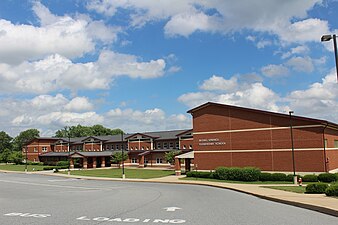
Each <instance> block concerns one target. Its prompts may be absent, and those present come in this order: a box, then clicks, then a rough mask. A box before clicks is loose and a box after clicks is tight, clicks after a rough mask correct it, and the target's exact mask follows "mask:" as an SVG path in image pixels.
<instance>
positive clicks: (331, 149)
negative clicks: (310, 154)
mask: <svg viewBox="0 0 338 225" xmlns="http://www.w3.org/2000/svg"><path fill="white" fill-rule="evenodd" d="M325 150H330V151H333V150H338V148H325Z"/></svg>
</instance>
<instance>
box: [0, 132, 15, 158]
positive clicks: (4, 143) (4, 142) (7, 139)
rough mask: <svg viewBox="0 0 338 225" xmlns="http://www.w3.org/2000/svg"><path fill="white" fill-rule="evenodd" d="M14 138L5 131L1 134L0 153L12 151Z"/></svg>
mask: <svg viewBox="0 0 338 225" xmlns="http://www.w3.org/2000/svg"><path fill="white" fill-rule="evenodd" d="M12 140H13V138H12V137H11V136H9V135H8V134H7V133H6V132H5V131H1V132H0V153H1V152H2V151H4V150H5V149H6V148H7V149H12Z"/></svg>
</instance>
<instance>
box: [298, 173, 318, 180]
mask: <svg viewBox="0 0 338 225" xmlns="http://www.w3.org/2000/svg"><path fill="white" fill-rule="evenodd" d="M302 179H303V182H318V176H317V175H315V174H308V175H305V176H304V177H303V178H302Z"/></svg>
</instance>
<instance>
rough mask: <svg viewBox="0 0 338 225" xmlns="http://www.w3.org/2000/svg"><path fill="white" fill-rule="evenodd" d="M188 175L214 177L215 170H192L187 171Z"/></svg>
mask: <svg viewBox="0 0 338 225" xmlns="http://www.w3.org/2000/svg"><path fill="white" fill-rule="evenodd" d="M186 175H187V177H199V178H213V177H214V176H213V172H197V171H190V172H187V173H186Z"/></svg>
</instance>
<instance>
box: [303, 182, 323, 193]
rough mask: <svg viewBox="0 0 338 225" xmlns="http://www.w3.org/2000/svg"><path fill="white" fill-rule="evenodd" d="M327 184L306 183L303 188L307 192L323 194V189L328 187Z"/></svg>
mask: <svg viewBox="0 0 338 225" xmlns="http://www.w3.org/2000/svg"><path fill="white" fill-rule="evenodd" d="M328 186H329V185H328V184H324V183H314V184H308V185H307V186H306V189H305V190H306V193H308V194H323V193H325V190H326V189H327V188H328Z"/></svg>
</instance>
